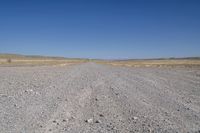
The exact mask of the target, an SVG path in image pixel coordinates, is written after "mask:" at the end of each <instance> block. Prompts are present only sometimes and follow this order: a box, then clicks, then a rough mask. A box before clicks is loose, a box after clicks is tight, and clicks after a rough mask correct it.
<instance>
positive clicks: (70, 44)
mask: <svg viewBox="0 0 200 133" xmlns="http://www.w3.org/2000/svg"><path fill="white" fill-rule="evenodd" d="M0 53H19V54H31V55H50V56H65V57H83V58H107V59H112V58H154V57H156V58H159V57H186V56H200V1H199V0H1V1H0Z"/></svg>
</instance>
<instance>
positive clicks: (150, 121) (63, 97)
mask: <svg viewBox="0 0 200 133" xmlns="http://www.w3.org/2000/svg"><path fill="white" fill-rule="evenodd" d="M0 132H1V133H95V132H98V133H133V132H140V133H142V132H180V133H184V132H191V133H192V132H200V69H197V68H196V69H192V68H187V69H184V68H125V67H114V66H107V65H99V64H95V63H85V64H81V65H75V66H68V67H66V66H64V67H60V66H57V67H55V66H54V67H50V66H49V67H0Z"/></svg>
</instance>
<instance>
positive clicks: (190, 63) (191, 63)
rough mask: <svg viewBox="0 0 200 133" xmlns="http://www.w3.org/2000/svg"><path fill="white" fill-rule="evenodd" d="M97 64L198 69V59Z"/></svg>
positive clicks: (199, 63)
mask: <svg viewBox="0 0 200 133" xmlns="http://www.w3.org/2000/svg"><path fill="white" fill-rule="evenodd" d="M97 63H102V64H109V65H114V66H126V67H200V60H199V59H172V60H171V59H166V60H124V61H97Z"/></svg>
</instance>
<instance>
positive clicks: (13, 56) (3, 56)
mask: <svg viewBox="0 0 200 133" xmlns="http://www.w3.org/2000/svg"><path fill="white" fill-rule="evenodd" d="M0 59H31V60H34V59H35V60H37V59H40V60H41V59H42V60H54V59H55V60H66V59H67V60H70V59H72V60H74V59H79V58H66V57H55V56H40V55H21V54H7V53H3V54H1V53H0Z"/></svg>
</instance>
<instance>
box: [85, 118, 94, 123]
mask: <svg viewBox="0 0 200 133" xmlns="http://www.w3.org/2000/svg"><path fill="white" fill-rule="evenodd" d="M85 122H87V123H92V122H93V119H88V120H85Z"/></svg>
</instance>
